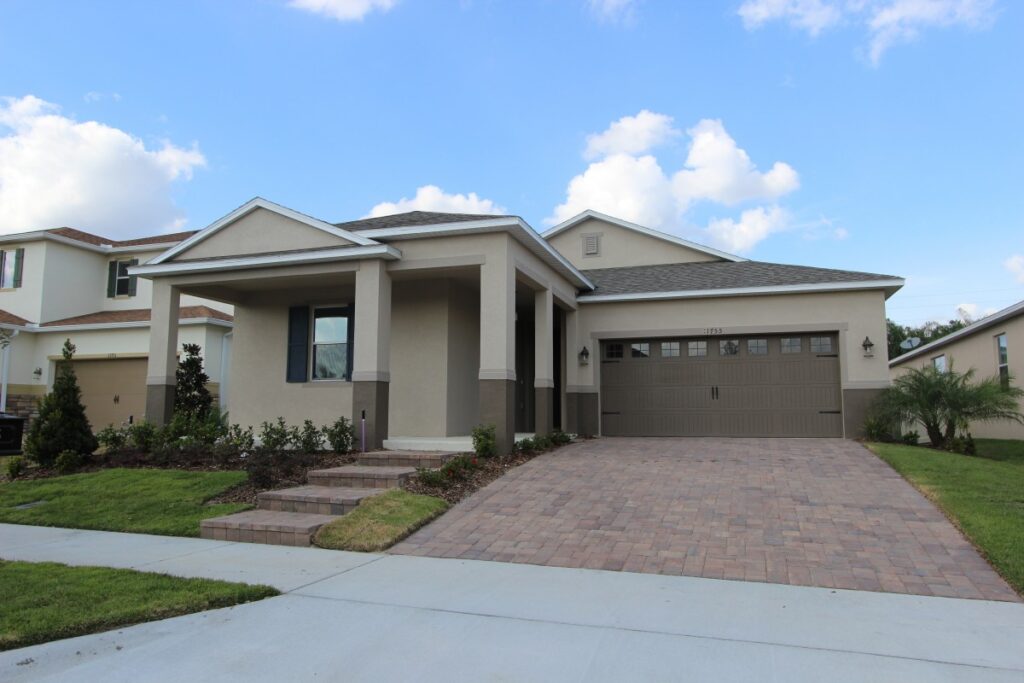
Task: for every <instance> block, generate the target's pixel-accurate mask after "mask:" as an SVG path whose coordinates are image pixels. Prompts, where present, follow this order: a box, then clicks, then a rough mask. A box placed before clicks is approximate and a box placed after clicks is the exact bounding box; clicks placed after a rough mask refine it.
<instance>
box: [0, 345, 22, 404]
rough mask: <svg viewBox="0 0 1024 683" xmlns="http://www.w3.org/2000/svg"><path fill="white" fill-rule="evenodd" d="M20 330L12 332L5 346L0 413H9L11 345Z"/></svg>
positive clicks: (0, 372) (0, 362)
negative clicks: (8, 379) (8, 386)
mask: <svg viewBox="0 0 1024 683" xmlns="http://www.w3.org/2000/svg"><path fill="white" fill-rule="evenodd" d="M18 332H19V330H12V331H11V336H10V337H7V339H6V343H5V344H4V350H3V354H2V355H3V359H2V360H0V413H6V412H7V377H8V375H9V374H10V368H11V344H13V343H14V338H15V337H17V336H18Z"/></svg>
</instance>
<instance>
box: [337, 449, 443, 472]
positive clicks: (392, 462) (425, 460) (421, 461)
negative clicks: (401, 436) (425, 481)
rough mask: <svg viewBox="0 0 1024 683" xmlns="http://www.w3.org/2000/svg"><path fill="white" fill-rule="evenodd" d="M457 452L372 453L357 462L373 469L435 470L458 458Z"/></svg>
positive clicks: (360, 457)
mask: <svg viewBox="0 0 1024 683" xmlns="http://www.w3.org/2000/svg"><path fill="white" fill-rule="evenodd" d="M458 455H459V454H458V453H456V452H455V451H447V452H445V451H370V452H369V453H360V454H359V459H358V460H357V461H356V462H357V463H358V464H360V465H368V466H373V467H380V466H385V467H387V466H390V467H426V468H429V469H434V468H437V467H440V466H441V465H443V464H445V463H446V462H448V461H449V460H451V459H452V458H456V457H458Z"/></svg>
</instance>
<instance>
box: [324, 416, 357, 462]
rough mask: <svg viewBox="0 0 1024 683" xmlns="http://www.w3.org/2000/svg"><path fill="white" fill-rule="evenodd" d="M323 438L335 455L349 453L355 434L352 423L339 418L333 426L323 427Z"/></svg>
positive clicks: (344, 418)
mask: <svg viewBox="0 0 1024 683" xmlns="http://www.w3.org/2000/svg"><path fill="white" fill-rule="evenodd" d="M324 437H326V439H327V444H328V445H329V446H330V447H331V450H332V451H334V452H335V453H351V452H352V448H353V446H354V444H355V440H356V433H355V429H354V428H353V426H352V422H351V421H350V420H349V419H348V418H347V417H339V418H338V419H337V420H335V422H334V424H332V425H329V426H327V427H324Z"/></svg>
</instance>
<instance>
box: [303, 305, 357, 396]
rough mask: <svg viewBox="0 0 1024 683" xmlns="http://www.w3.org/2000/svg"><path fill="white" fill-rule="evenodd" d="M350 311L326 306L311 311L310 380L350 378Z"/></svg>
mask: <svg viewBox="0 0 1024 683" xmlns="http://www.w3.org/2000/svg"><path fill="white" fill-rule="evenodd" d="M352 331H353V330H352V309H351V308H350V307H348V306H329V307H323V308H314V309H313V343H312V353H311V354H310V357H311V363H312V367H311V368H310V370H311V373H310V376H311V377H312V378H313V379H314V380H348V379H351V377H352Z"/></svg>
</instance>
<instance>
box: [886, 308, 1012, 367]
mask: <svg viewBox="0 0 1024 683" xmlns="http://www.w3.org/2000/svg"><path fill="white" fill-rule="evenodd" d="M1018 315H1024V301H1018V302H1017V303H1015V304H1013V305H1012V306H1007V307H1006V308H1004V309H1003V310H1001V311H996V312H995V313H993V314H992V315H990V316H988V317H985V318H982V319H981V320H978V321H976V322H973V323H971V324H970V325H968V326H967V327H963V328H961V329H959V330H957V331H956V332H953V333H951V334H947V335H946V336H945V337H942V338H940V339H936V340H935V341H933V342H928V343H927V344H924V345H923V346H918V347H917V348H916V349H913V350H911V351H907V352H906V353H904V354H903V355H902V356H896V357H895V358H893V359H892V360H891V361H889V367H890V368H892V367H896V366H897V365H900V364H902V363H905V362H906V361H908V360H910V359H912V358H916V357H917V356H920V355H921V354H924V353H927V352H929V351H934V350H935V349H940V348H942V347H944V346H946V345H948V344H952V343H953V342H955V341H956V340H958V339H963V338H964V337H968V336H970V335H972V334H974V333H975V332H981V331H982V330H985V329H987V328H989V327H994V326H995V325H998V324H999V323H1001V322H1003V321H1005V320H1009V319H1010V318H1014V317H1016V316H1018Z"/></svg>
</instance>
